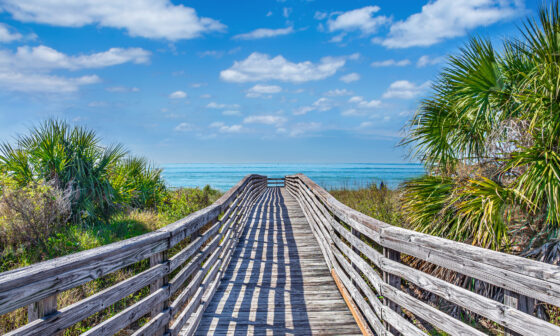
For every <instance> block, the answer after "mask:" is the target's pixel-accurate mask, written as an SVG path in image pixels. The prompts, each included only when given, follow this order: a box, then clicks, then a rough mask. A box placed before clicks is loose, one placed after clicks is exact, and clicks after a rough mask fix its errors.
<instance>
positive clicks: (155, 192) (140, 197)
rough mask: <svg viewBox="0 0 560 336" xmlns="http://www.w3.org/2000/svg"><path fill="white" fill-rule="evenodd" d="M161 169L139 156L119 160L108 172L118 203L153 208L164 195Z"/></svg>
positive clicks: (164, 189) (139, 207) (164, 188)
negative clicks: (109, 172)
mask: <svg viewBox="0 0 560 336" xmlns="http://www.w3.org/2000/svg"><path fill="white" fill-rule="evenodd" d="M161 171H162V170H161V169H159V168H155V167H153V166H152V165H150V163H149V162H148V161H147V160H146V159H145V158H141V157H128V158H126V159H124V160H120V161H119V162H118V163H117V164H116V165H115V167H114V168H113V169H112V171H111V174H110V181H111V185H112V186H113V188H114V189H115V191H116V193H117V195H118V202H119V203H120V204H124V205H128V206H130V207H133V208H138V209H155V208H157V206H158V205H159V204H160V203H161V202H162V201H163V199H164V198H165V196H166V187H165V182H164V180H163V177H162V176H161Z"/></svg>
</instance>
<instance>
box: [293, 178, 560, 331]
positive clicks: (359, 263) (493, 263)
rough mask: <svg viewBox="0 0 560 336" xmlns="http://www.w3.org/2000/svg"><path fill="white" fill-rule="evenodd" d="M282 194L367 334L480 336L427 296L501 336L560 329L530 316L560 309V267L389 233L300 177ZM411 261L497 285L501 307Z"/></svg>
mask: <svg viewBox="0 0 560 336" xmlns="http://www.w3.org/2000/svg"><path fill="white" fill-rule="evenodd" d="M286 188H288V190H289V191H290V192H291V193H292V194H293V195H294V197H296V199H297V201H298V202H299V204H300V206H301V207H302V209H303V211H304V213H305V216H306V217H307V220H308V221H309V223H310V225H311V227H312V229H313V231H314V234H315V235H316V237H317V240H318V242H319V247H320V248H321V251H322V252H323V255H324V256H325V260H326V262H327V264H328V265H329V267H330V268H331V269H332V274H333V277H334V278H335V280H336V281H337V282H339V283H341V284H342V286H341V287H342V288H341V291H342V292H343V294H344V293H347V294H348V295H349V296H350V297H351V300H350V302H348V303H349V306H350V308H351V309H352V310H353V313H354V315H355V317H356V320H357V321H358V324H359V325H360V327H361V328H362V331H364V333H368V334H369V333H372V332H371V331H372V330H373V331H375V333H376V334H377V335H398V334H402V335H426V333H425V332H424V331H423V330H424V328H425V329H428V328H426V326H428V327H429V328H435V329H434V330H440V331H444V332H446V333H449V334H451V335H485V333H484V332H483V331H481V330H479V329H477V328H475V327H474V326H473V324H471V323H469V321H468V320H461V319H458V318H454V317H453V316H451V315H450V314H447V313H446V312H445V311H443V310H440V309H438V305H432V304H430V302H427V301H426V300H424V299H423V295H422V293H426V292H428V293H431V294H433V295H435V296H437V297H438V298H440V299H443V300H446V302H448V303H450V304H451V305H455V306H458V307H462V308H464V309H465V310H466V311H468V312H470V313H473V314H476V315H478V318H484V319H487V320H488V321H493V322H494V323H495V324H496V325H494V326H496V327H497V325H500V326H502V328H500V330H498V332H499V333H500V332H503V333H505V334H507V335H518V334H521V335H539V336H543V335H560V327H558V326H556V325H553V324H551V323H548V322H547V321H544V320H542V319H539V318H537V317H536V316H533V311H534V308H535V304H536V302H540V303H539V304H542V303H546V304H550V305H553V306H556V307H560V267H558V266H554V265H550V264H546V263H542V262H538V261H534V260H529V259H525V258H521V257H518V256H513V255H509V254H504V253H500V252H495V251H490V250H486V249H482V248H478V247H475V246H471V245H467V244H462V243H458V242H454V241H449V240H446V239H441V238H437V237H434V236H430V235H426V234H422V233H418V232H414V231H410V230H406V229H403V228H399V227H395V226H391V225H389V224H386V223H383V222H381V221H378V220H375V219H373V218H370V217H368V216H365V215H364V214H362V213H360V212H357V211H355V210H353V209H351V208H349V207H347V206H345V205H343V204H341V203H340V202H338V201H337V200H335V199H334V198H333V197H332V196H331V195H330V194H329V193H327V192H326V191H325V190H324V189H322V188H321V187H319V186H318V185H317V184H315V183H314V182H313V181H311V180H310V179H309V178H307V177H306V176H305V175H301V174H298V175H293V176H287V177H286ZM413 258H415V259H416V261H418V260H423V261H424V262H427V263H430V264H431V265H434V266H439V267H441V268H443V269H446V270H448V271H449V272H452V273H454V274H455V275H457V276H463V277H466V279H468V280H469V281H471V282H476V281H478V283H485V284H486V285H489V286H495V288H496V289H499V290H500V291H502V292H503V299H502V300H501V301H502V302H499V301H497V300H493V299H491V298H488V297H486V296H483V295H479V294H477V292H476V291H473V290H468V289H465V288H464V287H461V286H457V285H455V284H453V283H450V282H448V281H446V280H445V279H446V278H445V277H436V276H433V275H430V274H428V273H426V272H423V271H421V270H419V269H417V268H414V267H410V266H409V265H407V264H405V263H404V261H405V260H408V261H410V259H413ZM475 279H476V280H475ZM491 326H492V323H491Z"/></svg>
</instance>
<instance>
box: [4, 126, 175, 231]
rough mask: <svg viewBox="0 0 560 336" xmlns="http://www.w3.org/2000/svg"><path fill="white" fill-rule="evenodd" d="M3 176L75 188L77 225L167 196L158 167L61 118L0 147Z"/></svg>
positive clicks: (21, 181) (23, 182) (151, 204)
mask: <svg viewBox="0 0 560 336" xmlns="http://www.w3.org/2000/svg"><path fill="white" fill-rule="evenodd" d="M0 172H4V174H6V175H7V176H9V177H10V179H13V180H15V181H16V182H17V183H19V185H21V186H22V187H23V186H27V185H29V184H31V183H33V182H36V181H47V182H48V183H49V184H50V185H52V186H54V187H56V188H58V189H60V190H67V189H71V190H72V194H73V197H72V216H73V219H74V221H75V222H79V221H81V220H86V221H88V220H97V219H104V220H107V219H108V218H109V216H110V215H111V214H112V213H114V211H115V210H119V209H122V208H123V207H133V208H154V207H156V206H157V204H158V203H159V202H160V200H161V198H162V197H163V193H164V192H165V184H164V181H163V178H162V177H161V170H160V169H156V168H155V167H152V166H151V165H150V164H149V163H148V162H147V161H146V160H145V159H143V158H137V157H131V156H129V155H128V152H127V151H126V150H125V149H124V147H123V146H122V145H113V146H103V145H102V144H101V139H100V138H99V136H97V135H96V133H95V132H94V131H92V130H89V129H86V128H84V127H79V126H70V125H69V124H68V123H66V122H62V121H57V120H48V121H46V122H44V123H42V124H41V125H39V126H38V127H35V128H32V129H31V130H30V132H29V134H28V135H23V136H20V137H18V138H17V139H16V141H15V142H14V143H13V144H10V143H4V144H2V145H0ZM0 191H1V186H0Z"/></svg>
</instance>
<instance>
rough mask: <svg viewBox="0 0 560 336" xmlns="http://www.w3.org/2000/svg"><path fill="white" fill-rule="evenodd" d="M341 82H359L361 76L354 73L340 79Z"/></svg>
mask: <svg viewBox="0 0 560 336" xmlns="http://www.w3.org/2000/svg"><path fill="white" fill-rule="evenodd" d="M340 80H341V81H343V82H344V83H350V82H355V81H357V80H360V75H359V74H357V73H355V72H352V73H349V74H348V75H344V76H342V77H340Z"/></svg>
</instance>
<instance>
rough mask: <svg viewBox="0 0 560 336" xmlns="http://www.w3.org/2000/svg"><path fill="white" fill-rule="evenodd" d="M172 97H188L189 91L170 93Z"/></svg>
mask: <svg viewBox="0 0 560 336" xmlns="http://www.w3.org/2000/svg"><path fill="white" fill-rule="evenodd" d="M169 98H171V99H183V98H187V93H186V92H184V91H175V92H173V93H171V94H170V95H169Z"/></svg>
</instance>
